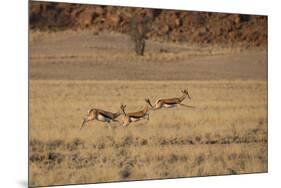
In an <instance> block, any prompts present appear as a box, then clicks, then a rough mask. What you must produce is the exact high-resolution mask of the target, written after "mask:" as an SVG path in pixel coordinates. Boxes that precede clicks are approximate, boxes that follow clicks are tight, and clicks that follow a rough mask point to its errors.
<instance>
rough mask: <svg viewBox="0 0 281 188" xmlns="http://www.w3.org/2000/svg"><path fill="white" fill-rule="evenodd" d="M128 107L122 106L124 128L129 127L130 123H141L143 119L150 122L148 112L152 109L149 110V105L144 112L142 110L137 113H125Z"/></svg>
mask: <svg viewBox="0 0 281 188" xmlns="http://www.w3.org/2000/svg"><path fill="white" fill-rule="evenodd" d="M126 106H127V105H123V104H122V105H121V106H120V108H121V110H122V111H123V117H122V119H121V121H122V125H123V126H128V125H129V124H130V123H132V122H136V121H139V120H142V119H147V120H149V114H148V111H149V110H150V109H149V106H148V105H146V106H145V107H144V109H143V110H140V111H137V112H130V113H126V112H125V108H126Z"/></svg>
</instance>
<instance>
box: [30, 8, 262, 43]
mask: <svg viewBox="0 0 281 188" xmlns="http://www.w3.org/2000/svg"><path fill="white" fill-rule="evenodd" d="M29 14H30V28H31V29H34V30H36V29H37V30H54V31H55V30H64V29H92V30H94V31H95V32H96V33H97V34H98V32H100V31H102V30H110V31H117V32H122V33H129V32H130V23H131V22H130V20H131V19H132V17H149V18H151V23H152V24H151V30H150V32H149V33H148V34H147V36H148V37H149V38H154V39H159V40H169V41H178V42H189V43H197V44H226V45H232V44H243V45H246V46H266V45H267V17H266V16H254V15H242V14H240V15H239V14H224V13H207V12H191V11H175V10H160V9H143V8H129V7H112V6H97V5H83V4H70V3H46V2H30V11H29Z"/></svg>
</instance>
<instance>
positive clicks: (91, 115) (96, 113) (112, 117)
mask: <svg viewBox="0 0 281 188" xmlns="http://www.w3.org/2000/svg"><path fill="white" fill-rule="evenodd" d="M120 115H121V113H120V112H116V113H112V112H107V111H104V110H100V109H96V108H92V109H90V110H89V111H88V114H87V116H86V117H85V118H84V119H83V120H82V125H81V127H80V129H82V127H83V126H84V125H85V124H86V123H88V122H89V121H93V120H98V121H102V122H106V123H108V124H109V126H110V127H111V124H110V122H111V121H118V120H116V118H117V117H119V116H120Z"/></svg>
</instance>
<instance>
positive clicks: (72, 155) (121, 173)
mask: <svg viewBox="0 0 281 188" xmlns="http://www.w3.org/2000/svg"><path fill="white" fill-rule="evenodd" d="M124 41H127V42H128V39H127V38H126V37H125V36H122V35H119V34H103V35H98V36H93V35H90V34H89V33H88V32H76V33H75V32H61V33H60V32H59V33H38V32H31V33H30V62H29V78H30V81H29V167H30V168H29V185H30V186H45V185H58V184H77V183H95V182H108V181H127V180H139V179H155V178H174V177H192V176H207V175H223V174H240V173H253V172H267V139H268V138H267V80H266V75H267V60H266V52H265V50H263V49H254V50H246V49H240V48H237V49H235V48H225V49H224V48H219V47H213V48H211V47H196V46H192V47H188V45H186V44H170V43H164V42H163V43H161V44H160V43H159V42H156V41H149V43H148V46H147V47H148V50H147V54H145V56H144V57H136V56H134V54H132V53H131V52H130V48H129V47H128V46H129V45H128V43H126V42H124ZM161 49H162V50H161ZM163 49H164V50H163ZM198 49H200V51H198ZM160 51H161V52H160ZM163 51H164V52H163ZM184 88H188V89H189V94H190V96H191V100H188V99H186V100H185V101H184V102H185V103H186V104H189V105H193V106H195V108H184V107H179V108H176V109H163V110H158V111H153V112H151V113H150V119H149V120H142V121H139V122H137V123H132V124H130V125H129V126H128V127H122V126H119V124H118V123H117V122H114V123H112V125H113V128H107V127H106V124H104V123H102V122H98V121H93V122H91V123H89V124H88V126H86V127H84V128H83V129H81V130H80V125H81V121H82V118H83V117H84V116H85V115H86V114H87V111H88V109H90V108H94V107H95V108H101V109H105V110H108V111H112V112H116V111H120V108H119V107H120V105H121V104H127V111H128V112H129V111H135V110H139V109H142V108H143V107H144V106H145V101H144V99H145V98H146V97H149V98H150V99H151V100H152V102H154V101H155V100H156V99H157V98H166V97H177V96H181V92H180V90H182V89H184Z"/></svg>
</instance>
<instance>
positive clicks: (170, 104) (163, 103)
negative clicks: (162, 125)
mask: <svg viewBox="0 0 281 188" xmlns="http://www.w3.org/2000/svg"><path fill="white" fill-rule="evenodd" d="M181 92H182V93H183V95H182V96H181V97H174V98H167V99H158V100H156V102H155V104H154V106H153V105H152V104H151V102H150V100H149V99H148V98H147V99H145V102H147V103H148V104H149V106H150V107H151V108H152V109H153V110H158V109H161V108H174V107H177V105H181V106H184V107H191V108H194V107H193V106H189V105H186V104H182V101H183V100H184V99H185V98H186V96H187V97H188V98H189V99H191V97H190V96H189V93H188V91H187V89H185V90H182V91H181Z"/></svg>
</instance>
